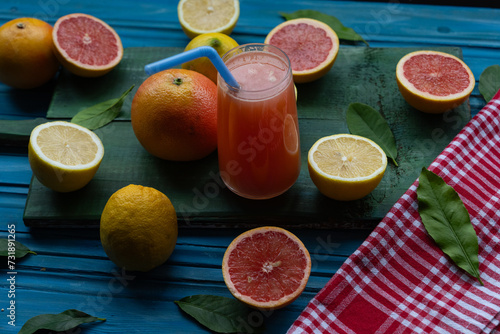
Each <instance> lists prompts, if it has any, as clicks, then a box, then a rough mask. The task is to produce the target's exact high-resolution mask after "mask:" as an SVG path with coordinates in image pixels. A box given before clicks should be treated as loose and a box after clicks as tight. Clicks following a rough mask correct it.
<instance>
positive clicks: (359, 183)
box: [307, 134, 387, 201]
mask: <svg viewBox="0 0 500 334" xmlns="http://www.w3.org/2000/svg"><path fill="white" fill-rule="evenodd" d="M343 137H350V138H352V139H355V140H359V141H363V142H365V143H368V144H370V145H371V146H372V147H373V148H374V149H376V150H377V151H378V153H379V155H380V162H379V164H380V165H379V166H378V168H376V169H375V170H374V171H373V172H372V173H371V174H369V175H365V176H358V177H352V178H345V177H341V176H338V175H332V174H328V173H326V172H324V171H323V170H322V169H321V168H320V167H319V166H318V164H317V163H316V161H315V159H314V153H315V152H316V151H317V149H318V146H319V145H320V144H322V143H323V142H325V141H328V140H337V139H340V138H343ZM307 162H308V170H309V176H310V177H311V180H312V181H313V183H314V185H315V186H316V187H317V188H318V190H319V191H320V192H321V193H322V194H323V195H325V196H327V197H329V198H331V199H335V200H339V201H352V200H357V199H361V198H363V197H365V196H367V195H368V194H370V193H371V192H372V191H373V190H374V189H375V188H376V187H377V186H378V185H379V183H380V181H381V180H382V178H383V176H384V174H385V170H386V168H387V156H386V154H385V153H384V151H383V150H382V149H381V148H380V146H379V145H377V144H376V143H375V142H373V141H372V140H370V139H368V138H365V137H361V136H356V135H351V134H338V135H332V136H326V137H323V138H321V139H319V140H317V141H316V142H315V143H314V145H313V146H312V147H311V149H310V150H309V153H308V157H307Z"/></svg>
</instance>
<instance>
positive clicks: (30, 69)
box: [0, 17, 60, 89]
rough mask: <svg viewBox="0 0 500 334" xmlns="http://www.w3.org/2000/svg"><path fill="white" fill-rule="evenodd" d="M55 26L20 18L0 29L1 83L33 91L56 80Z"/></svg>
mask: <svg viewBox="0 0 500 334" xmlns="http://www.w3.org/2000/svg"><path fill="white" fill-rule="evenodd" d="M53 44H54V43H53V41H52V26H51V25H50V24H48V23H47V22H45V21H42V20H39V19H35V18H28V17H23V18H18V19H15V20H12V21H9V22H7V23H5V24H3V25H2V26H1V27H0V45H1V47H0V81H1V82H3V83H5V84H6V85H9V86H11V87H14V88H21V89H29V88H35V87H38V86H41V85H43V84H44V83H46V82H48V81H49V80H50V79H52V78H53V77H54V76H55V74H56V72H57V70H58V69H59V65H60V64H59V61H58V60H57V58H56V56H55V55H54V53H53V52H52V48H53Z"/></svg>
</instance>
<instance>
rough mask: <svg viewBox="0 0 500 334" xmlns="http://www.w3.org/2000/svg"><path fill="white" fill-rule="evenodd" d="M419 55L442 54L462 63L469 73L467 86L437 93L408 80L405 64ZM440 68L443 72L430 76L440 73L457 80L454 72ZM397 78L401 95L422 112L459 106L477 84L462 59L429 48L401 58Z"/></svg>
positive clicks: (443, 110)
mask: <svg viewBox="0 0 500 334" xmlns="http://www.w3.org/2000/svg"><path fill="white" fill-rule="evenodd" d="M419 55H436V56H442V57H445V58H448V59H451V60H452V61H455V62H456V63H458V64H460V65H461V68H463V71H465V72H466V73H467V75H468V80H469V82H468V84H467V86H466V87H465V88H464V89H462V90H461V91H460V92H457V93H452V94H448V95H435V94H432V93H430V92H425V91H422V90H420V89H418V88H417V87H416V86H415V84H414V83H412V82H410V80H408V78H407V77H406V75H405V70H404V66H405V64H406V63H407V62H408V60H410V59H412V58H413V57H417V56H419ZM440 69H441V70H443V72H441V73H438V74H429V76H436V75H439V76H442V77H443V78H446V79H447V80H454V79H455V80H457V79H456V78H455V77H454V74H450V72H448V71H447V70H446V69H445V67H441V68H440ZM396 80H397V84H398V88H399V91H400V92H401V95H402V96H403V98H404V99H405V100H406V102H408V104H409V105H411V106H412V107H414V108H415V109H417V110H420V111H422V112H425V113H433V114H439V113H444V112H446V111H448V110H451V109H453V108H456V107H458V106H459V105H461V104H462V103H464V102H465V101H467V99H468V98H469V96H470V94H471V93H472V90H473V89H474V85H475V79H474V75H473V74H472V71H471V70H470V69H469V67H468V66H467V65H466V64H465V63H464V62H463V61H462V60H461V59H459V58H458V57H455V56H453V55H450V54H448V53H444V52H439V51H429V50H422V51H415V52H411V53H409V54H407V55H405V56H404V57H403V58H401V59H400V60H399V62H398V64H397V66H396Z"/></svg>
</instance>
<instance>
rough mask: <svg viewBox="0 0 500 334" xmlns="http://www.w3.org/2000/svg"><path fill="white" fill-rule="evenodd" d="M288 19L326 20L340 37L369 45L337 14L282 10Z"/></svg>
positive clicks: (305, 10)
mask: <svg viewBox="0 0 500 334" xmlns="http://www.w3.org/2000/svg"><path fill="white" fill-rule="evenodd" d="M280 15H281V16H283V17H284V18H285V19H286V20H293V19H299V18H309V19H315V20H318V21H321V22H324V23H326V24H328V25H329V26H330V28H332V29H333V30H334V31H335V32H336V33H337V36H338V37H339V39H342V40H346V41H353V42H363V43H365V44H366V45H367V46H369V44H368V42H367V41H365V40H364V39H363V37H361V36H360V35H358V33H356V32H355V31H354V29H352V28H348V27H346V26H344V25H343V24H342V22H340V20H339V19H337V18H336V17H335V16H332V15H328V14H324V13H321V12H319V11H317V10H312V9H301V10H298V11H295V12H293V13H283V12H280Z"/></svg>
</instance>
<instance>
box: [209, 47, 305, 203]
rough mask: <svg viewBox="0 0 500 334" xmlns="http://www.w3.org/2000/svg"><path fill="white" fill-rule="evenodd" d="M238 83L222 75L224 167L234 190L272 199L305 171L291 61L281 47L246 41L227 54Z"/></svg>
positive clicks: (221, 148) (220, 142) (221, 152)
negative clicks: (300, 145) (230, 82)
mask: <svg viewBox="0 0 500 334" xmlns="http://www.w3.org/2000/svg"><path fill="white" fill-rule="evenodd" d="M223 61H224V63H225V64H226V66H227V67H228V68H229V70H230V72H231V74H232V75H233V76H234V77H235V79H236V81H237V82H238V83H239V85H240V88H239V89H235V88H234V87H231V86H230V85H228V84H227V83H226V82H225V81H224V79H223V78H222V77H221V76H220V75H219V76H218V81H217V82H218V83H217V87H218V88H217V90H218V92H217V141H218V155H219V170H220V175H221V178H222V180H223V181H224V183H225V184H226V185H227V187H228V188H229V189H231V190H232V191H233V192H234V193H236V194H238V195H240V196H242V197H246V198H251V199H268V198H272V197H275V196H278V195H280V194H282V193H284V192H285V191H286V190H288V189H289V188H290V187H291V186H292V185H293V184H294V183H295V181H296V180H297V178H298V176H299V172H300V163H301V162H300V147H299V127H298V119H297V105H296V99H295V86H294V84H293V78H292V69H291V66H290V61H289V60H288V57H287V56H286V54H285V53H284V52H282V51H281V50H280V49H278V48H276V47H274V46H271V45H266V44H246V45H241V46H239V47H236V48H234V49H232V50H231V51H229V52H228V53H226V54H225V55H224V56H223Z"/></svg>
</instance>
